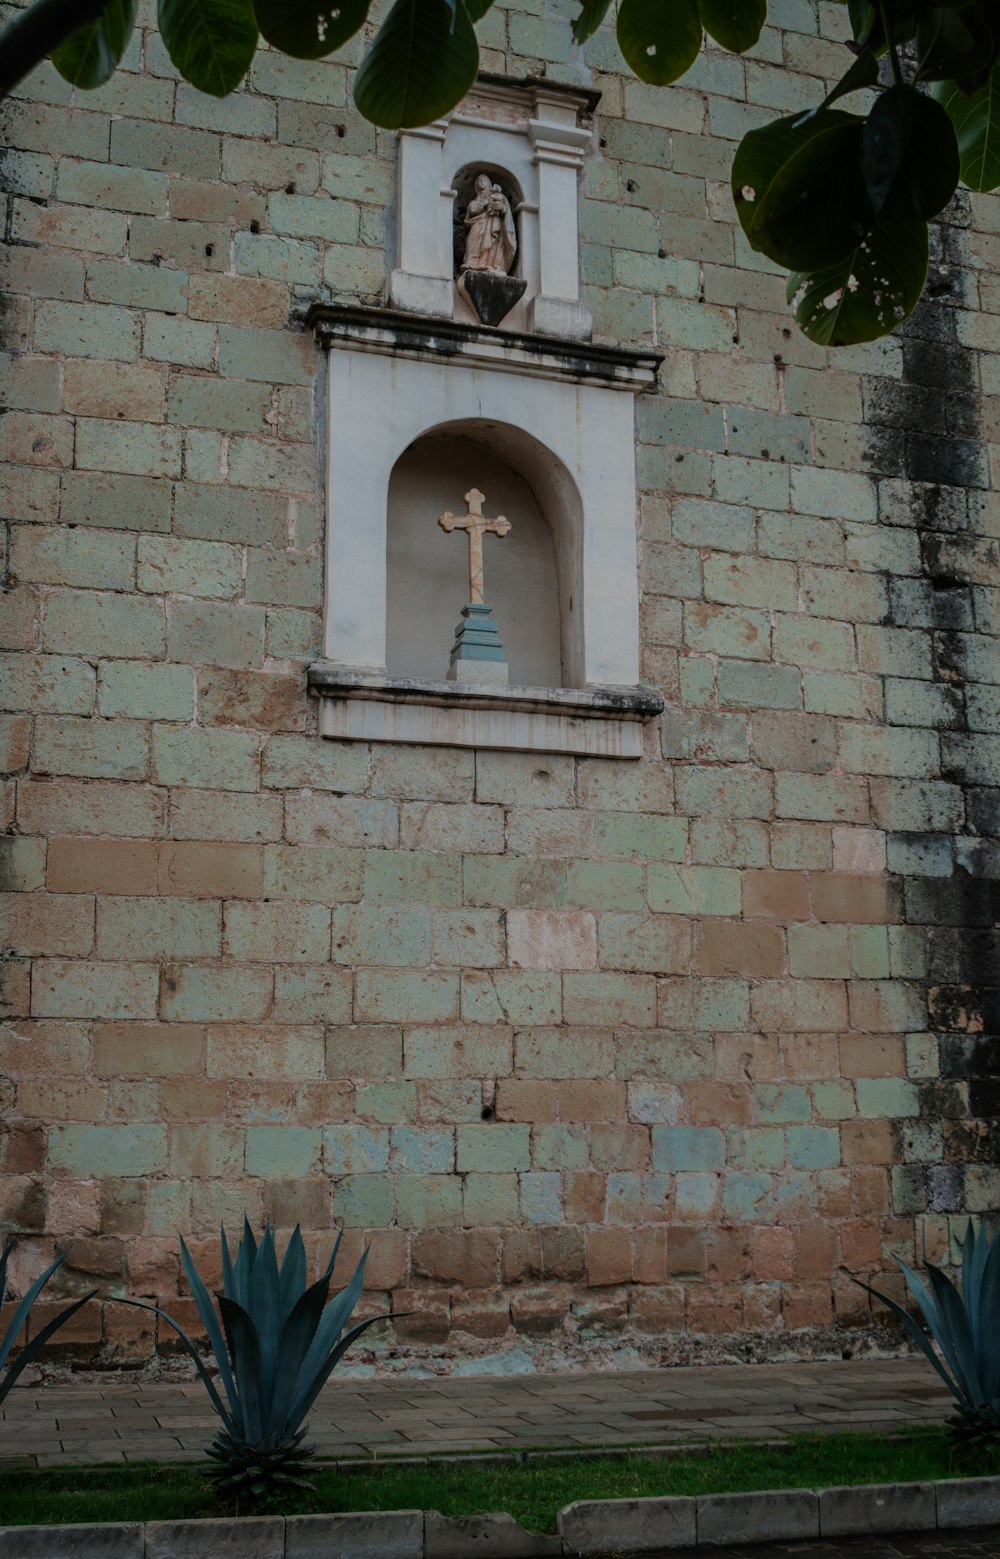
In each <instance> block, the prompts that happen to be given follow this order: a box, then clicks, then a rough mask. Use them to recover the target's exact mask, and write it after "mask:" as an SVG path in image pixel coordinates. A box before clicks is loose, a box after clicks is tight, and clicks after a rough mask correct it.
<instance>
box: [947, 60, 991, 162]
mask: <svg viewBox="0 0 1000 1559" xmlns="http://www.w3.org/2000/svg"><path fill="white" fill-rule="evenodd" d="M934 96H935V98H936V99H937V101H938V102H939V103H941V104H942V106H943V107H944V108H945V110H946V111H947V114H948V117H949V118H950V120H951V122H952V124H953V125H954V126H955V134H956V135H957V136H958V151H959V156H960V158H961V168H962V182H963V183H965V184H967V185H968V186H969V188H970V189H975V190H991V189H996V187H997V185H998V184H1000V61H998V62H997V64H996V65H994V67H993V69H992V71H991V72H990V77H989V80H988V81H987V82H986V84H985V86H982V87H980V89H979V91H978V92H974V93H973V94H972V96H971V97H966V95H965V93H964V92H962V91H961V89H960V88H959V87H957V86H956V85H955V83H954V82H953V81H947V82H944V83H943V84H942V85H940V86H937V87H935V88H934Z"/></svg>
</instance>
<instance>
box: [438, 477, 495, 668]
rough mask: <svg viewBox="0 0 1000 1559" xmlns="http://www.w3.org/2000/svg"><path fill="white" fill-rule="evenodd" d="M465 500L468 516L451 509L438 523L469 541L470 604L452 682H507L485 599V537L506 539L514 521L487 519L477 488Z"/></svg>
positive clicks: (458, 635) (458, 632)
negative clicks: (462, 532)
mask: <svg viewBox="0 0 1000 1559" xmlns="http://www.w3.org/2000/svg"><path fill="white" fill-rule="evenodd" d="M465 501H466V503H467V505H468V513H467V514H464V515H461V516H459V515H455V514H452V512H451V510H450V509H449V510H446V512H445V513H444V514H442V515H441V517H440V519H439V520H438V524H439V525H440V527H441V529H442V530H443V531H445V532H449V533H450V532H451V531H453V530H464V531H465V532H466V534H467V536H468V538H469V601H468V605H466V606H463V607H462V621H461V622H460V623H459V624H458V626H457V627H456V629H455V642H454V644H453V645H452V647H451V663H450V665H449V667H448V680H449V682H496V683H506V682H507V680H508V671H507V663H506V661H505V660H504V650H503V645H502V644H501V642H500V632H499V629H498V628H497V625H496V623H495V622H494V621H493V609H492V607H489V606H487V604H486V600H485V596H484V579H483V537H484V536H485V535H487V534H492V535H495V536H506V534H507V532H508V531H509V530H510V521H509V520H508V519H507V518H506V517H505V516H504V515H502V514H499V515H497V517H496V519H495V520H490V519H487V518H486V516H485V515H484V514H483V504H484V503H485V502H486V498H485V495H484V494H483V493H481V492H480V491H479V489H478V488H477V487H473V488H472V489H471V490H470V491H469V492H467V493H466V495H465Z"/></svg>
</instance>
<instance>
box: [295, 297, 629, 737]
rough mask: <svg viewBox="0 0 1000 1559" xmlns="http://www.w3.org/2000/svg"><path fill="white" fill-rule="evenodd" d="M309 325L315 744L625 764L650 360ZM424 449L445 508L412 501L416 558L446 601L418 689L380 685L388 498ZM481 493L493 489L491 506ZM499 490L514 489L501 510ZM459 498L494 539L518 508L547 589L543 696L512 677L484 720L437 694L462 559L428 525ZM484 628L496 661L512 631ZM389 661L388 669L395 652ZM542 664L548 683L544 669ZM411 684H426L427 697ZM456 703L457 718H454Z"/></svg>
mask: <svg viewBox="0 0 1000 1559" xmlns="http://www.w3.org/2000/svg"><path fill="white" fill-rule="evenodd" d="M316 323H317V329H318V331H319V332H320V335H321V339H322V340H323V341H324V344H326V345H327V346H328V347H329V371H328V376H327V418H326V455H327V514H326V520H327V570H326V611H325V626H324V658H323V662H322V663H320V664H319V665H318V666H317V667H316V668H314V671H315V675H314V677H313V682H312V685H313V686H314V687H316V688H317V689H319V688H320V687H322V688H323V689H324V692H323V694H322V696H323V698H324V709H323V721H324V725H323V729H324V731H325V732H326V734H329V735H335V734H337V733H338V732H339V733H340V734H350V735H359V736H362V737H366V738H368V737H370V738H371V739H376V740H411V739H412V740H425V739H426V740H438V741H446V740H447V741H451V742H452V744H455V743H458V744H459V745H468V744H471V745H478V746H483V745H486V746H496V745H498V744H499V745H501V746H518V747H521V748H525V747H535V748H539V747H540V746H543V745H545V744H547V743H550V742H551V741H552V740H555V741H556V742H557V746H556V748H555V750H559V751H570V750H572V751H588V752H592V751H598V750H599V751H602V752H605V751H607V752H617V753H618V754H619V755H623V754H624V752H625V751H626V749H627V750H628V752H629V755H634V753H635V752H637V751H638V747H637V745H636V742H635V741H633V734H634V733H631V732H624V734H623V733H622V732H618V731H615V730H614V729H613V725H614V723H615V722H618V723H620V722H622V721H624V722H628V721H629V720H632V719H636V720H642V719H646V718H648V711H647V709H646V702H645V701H644V700H645V695H644V694H642V693H641V690H638V688H637V684H638V682H639V631H638V607H639V602H638V572H637V556H636V552H637V546H636V540H637V538H636V490H635V423H634V415H633V397H634V395H635V394H636V393H637V392H638V391H640V390H641V389H642V388H644V387H645V386H646V385H648V384H651V383H652V382H653V379H654V375H655V368H656V363H657V361H658V359H657V358H656V357H655V356H654V355H652V354H641V353H640V354H637V353H626V352H623V351H621V350H620V349H617V348H616V349H609V348H602V347H593V346H578V345H570V344H567V343H558V342H556V341H553V340H551V339H546V340H544V341H541V340H539V341H537V342H536V341H534V340H533V339H531V338H527V337H514V338H511V337H506V338H505V337H504V336H503V334H502V333H500V332H498V331H495V330H482V329H480V330H471V331H470V330H467V329H466V328H465V327H463V326H459V325H457V324H449V325H447V326H444V325H441V324H440V323H438V324H435V325H433V326H429V325H428V324H427V323H426V322H424V321H419V320H417V319H412V320H410V319H407V318H406V317H405V316H402V315H399V314H387V313H385V312H383V311H380V310H359V309H355V308H344V309H336V308H333V309H328V310H323V311H317V314H316ZM442 438H443V439H444V440H445V441H446V442H449V441H450V443H451V446H452V447H451V448H450V449H444V448H441V447H437V448H436V454H440V456H441V460H442V466H443V468H446V466H447V462H448V461H450V462H452V463H453V470H452V471H451V472H449V474H448V475H447V492H444V491H440V490H437V489H434V490H433V491H429V492H428V493H427V495H426V498H427V502H426V513H425V520H424V522H423V523H424V524H425V526H426V528H427V546H428V548H429V549H434V550H437V551H440V549H442V548H444V549H448V550H449V551H450V553H451V559H450V560H449V563H448V564H447V565H446V566H448V567H450V568H451V567H453V568H454V569H455V570H456V576H455V577H456V588H457V598H456V601H455V602H452V601H451V600H450V599H449V601H448V603H447V607H446V608H445V607H442V613H443V615H444V624H443V628H444V634H443V638H444V643H443V645H442V651H441V654H442V661H441V662H438V665H439V666H441V670H436V675H434V676H433V677H429V676H424V677H420V676H413V677H409V678H407V677H406V676H405V675H403V674H401V673H400V672H398V671H395V670H394V671H393V674H392V675H390V674H389V670H388V662H389V636H390V625H389V614H390V586H389V580H388V571H389V561H390V543H389V537H388V527H389V496H390V488H395V487H396V486H398V485H400V484H401V483H402V482H403V480H404V478H405V476H406V471H407V468H406V465H405V464H403V465H400V464H399V463H400V461H401V460H402V459H403V458H404V457H406V456H407V454H408V451H411V450H412V449H415V448H416V449H419V448H421V447H423V448H424V450H428V449H430V448H431V441H432V440H436V439H442ZM425 441H426V442H425ZM470 446H472V449H471V450H470ZM473 452H474V453H475V459H476V461H477V462H482V461H483V459H484V454H488V455H489V456H491V457H493V458H494V459H495V460H496V461H497V462H500V463H502V465H503V466H505V467H506V468H509V469H508V470H507V472H506V473H504V472H503V471H502V470H501V468H500V466H499V465H497V466H493V467H491V475H490V476H489V477H488V478H487V477H486V475H485V473H484V472H483V471H482V470H481V467H480V466H479V465H477V466H476V468H475V469H474V470H468V468H467V466H466V464H465V461H466V457H467V456H468V457H469V458H471V455H472V453H473ZM434 480H435V481H436V480H437V478H436V477H435V478H434ZM494 480H498V481H501V487H500V488H499V492H500V498H499V499H497V497H496V494H495V493H494V491H492V485H493V482H494ZM505 482H506V483H512V484H515V485H514V486H512V487H511V488H510V493H511V496H510V498H509V499H508V497H507V495H506V491H505V489H504V487H503V485H502V484H503V483H505ZM517 483H520V484H522V485H521V486H517V485H516V484H517ZM488 484H489V485H488ZM473 485H477V486H479V488H480V490H481V491H484V492H485V493H486V500H487V501H486V505H485V509H486V513H487V515H492V516H496V514H497V512H498V510H499V511H500V512H506V515H507V518H508V519H509V520H510V521H511V522H512V524H516V523H517V522H518V512H519V510H520V507H521V505H522V503H523V504H524V506H525V507H528V504H529V498H530V500H531V502H532V503H533V505H534V508H535V510H537V514H538V516H540V519H541V521H542V522H543V524H544V527H545V528H546V529H547V531H548V535H549V537H550V539H551V547H552V558H553V563H554V569H555V579H556V586H555V594H556V597H557V604H558V620H559V659H560V677H561V685H560V684H555V685H553V684H552V683H550V684H549V685H548V686H545V685H542V686H541V687H537V686H536V688H535V691H534V693H530V691H529V692H524V689H525V686H526V685H525V684H521V683H520V675H522V674H524V673H520V674H519V673H518V672H517V671H516V669H515V671H514V674H513V675H512V676H511V678H510V684H509V686H508V687H506V688H500V687H497V688H494V689H492V690H490V696H489V698H488V700H487V701H486V702H487V703H488V705H489V710H490V711H492V712H486V710H485V705H484V703H483V698H482V696H480V695H476V696H475V697H473V696H472V695H471V694H470V695H466V694H464V693H463V692H462V688H461V685H460V684H458V683H456V682H448V683H447V693H445V692H444V690H443V688H442V674H443V672H444V670H445V665H446V663H445V662H444V656H445V655H446V654H447V655H448V656H450V642H449V636H450V634H451V633H452V631H453V630H454V628H455V626H456V624H457V622H458V620H459V616H458V613H459V612H460V610H461V607H462V606H463V605H464V604H465V600H464V597H465V584H464V582H462V581H461V576H460V575H459V574H458V570H459V568H460V566H461V561H462V554H463V552H464V551H466V548H465V547H464V546H463V543H462V541H461V540H460V539H459V537H458V536H456V535H455V534H454V533H452V534H451V535H446V534H445V533H444V532H442V531H439V530H438V528H437V518H438V515H439V514H440V513H442V512H443V511H444V510H445V509H450V510H451V511H452V513H461V512H464V504H463V496H464V494H465V493H466V492H468V491H469V490H470V488H471V487H472V486H473ZM422 502H423V500H422ZM512 534H513V533H512ZM538 534H540V535H544V532H543V531H542V532H539V533H538ZM510 540H511V537H510V536H508V537H505V538H504V539H503V541H500V542H495V543H492V544H491V543H490V541H489V539H487V548H488V549H489V548H491V546H492V550H491V551H490V552H489V553H488V558H487V580H486V584H487V591H488V593H489V595H490V596H494V595H495V588H494V587H493V586H491V583H490V580H491V577H493V578H494V579H496V576H495V575H493V576H491V575H490V573H489V569H490V568H491V567H492V565H493V561H494V560H496V559H497V558H500V557H502V549H503V547H504V546H506V545H508V543H509V542H510ZM394 545H395V544H394ZM543 550H544V549H543ZM549 577H550V578H551V575H550V576H549ZM549 596H550V598H551V587H550V589H549ZM395 599H396V598H395V595H394V596H393V598H392V601H393V605H394V604H395ZM490 604H491V605H494V606H496V605H497V603H496V601H495V600H492V601H491V602H490ZM501 604H502V603H501ZM499 627H500V630H501V633H502V634H503V635H504V636H505V648H513V639H512V630H511V629H510V628H508V625H507V623H505V622H503V621H500V622H499ZM392 658H393V662H394V667H395V666H397V665H399V656H398V651H397V649H396V643H395V641H394V643H393V649H392ZM549 664H550V665H551V666H553V668H554V659H553V658H552V657H551V656H550V661H549ZM515 665H516V663H515ZM435 669H436V668H435ZM552 674H553V675H554V670H553V673H552ZM515 677H518V681H517V682H515ZM404 684H405V685H404ZM425 684H426V685H430V684H433V685H434V686H433V687H432V688H431V689H430V691H428V686H425ZM519 686H520V687H521V688H522V695H523V696H518V693H517V689H518V687H519ZM334 688H336V689H339V690H340V691H339V692H337V693H336V694H334V693H333V692H331V691H330V690H331V689H334ZM338 699H341V700H342V704H343V707H341V706H340V705H339V704H338V703H337V700H338ZM462 699H466V700H467V702H468V701H469V700H471V703H470V704H469V707H468V708H467V709H466V710H462V711H459V713H455V711H456V709H457V707H458V704H459V703H460V702H461V701H462ZM446 705H447V709H446V708H445V706H446ZM376 706H378V707H376ZM501 706H502V708H503V720H502V721H501ZM448 710H450V711H451V713H450V714H449V713H448ZM553 711H558V712H553ZM480 714H481V715H482V719H480V718H479V716H480ZM508 716H509V718H508ZM597 716H599V717H600V722H603V724H602V725H601V727H600V729H599V728H598V725H599V722H598V720H597V718H596V717H597ZM592 717H593V718H592ZM484 723H485V727H486V729H485V730H484ZM498 724H502V725H503V729H502V731H500V730H498V729H497V727H498ZM459 727H460V729H459ZM556 727H558V730H556V729H555V728H556ZM543 728H544V729H543ZM387 729H388V730H390V731H391V733H392V734H390V735H388V736H386V735H385V734H384V733H385V731H386V730H387ZM404 730H405V731H406V732H407V733H413V732H416V733H418V734H416V735H409V734H408V735H405V736H404V735H402V734H400V733H401V732H403V731H404ZM554 731H555V734H553V732H554ZM425 732H427V733H428V734H427V735H426V736H425V734H424V733H425ZM548 750H553V749H552V748H551V747H549V748H548Z"/></svg>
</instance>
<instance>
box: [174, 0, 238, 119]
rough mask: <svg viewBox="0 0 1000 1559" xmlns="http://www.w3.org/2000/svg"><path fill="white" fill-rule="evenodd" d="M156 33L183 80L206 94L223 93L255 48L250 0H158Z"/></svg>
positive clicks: (230, 88) (235, 84) (234, 82)
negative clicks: (158, 33)
mask: <svg viewBox="0 0 1000 1559" xmlns="http://www.w3.org/2000/svg"><path fill="white" fill-rule="evenodd" d="M158 14H159V23H160V32H161V34H162V36H163V42H164V45H165V46H166V50H167V53H168V54H169V55H170V58H171V59H172V60H173V62H174V64H175V65H176V66H177V69H178V70H179V71H180V73H181V75H182V76H183V77H184V79H185V81H190V83H191V85H192V86H193V87H197V88H198V90H199V91H200V92H207V93H208V94H209V95H210V96H211V97H228V95H229V93H230V92H233V91H235V89H236V88H237V87H238V86H239V84H240V82H241V81H242V80H243V77H244V76H245V75H246V73H247V71H248V70H249V69H250V61H251V60H252V59H253V57H254V53H255V51H256V48H257V18H256V17H255V16H254V12H253V5H252V3H251V0H159V12H158Z"/></svg>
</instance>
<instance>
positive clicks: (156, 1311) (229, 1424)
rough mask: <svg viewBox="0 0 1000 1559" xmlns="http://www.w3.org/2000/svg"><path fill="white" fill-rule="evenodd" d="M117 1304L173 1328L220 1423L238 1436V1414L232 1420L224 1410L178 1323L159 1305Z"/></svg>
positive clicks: (139, 1301) (127, 1301)
mask: <svg viewBox="0 0 1000 1559" xmlns="http://www.w3.org/2000/svg"><path fill="white" fill-rule="evenodd" d="M118 1303H119V1304H122V1305H132V1306H133V1307H134V1309H136V1310H149V1311H150V1312H151V1314H152V1315H158V1316H160V1318H161V1319H162V1320H164V1321H166V1323H167V1325H168V1326H172V1327H173V1329H174V1331H175V1332H176V1333H177V1335H178V1337H179V1338H180V1340H181V1342H182V1343H183V1344H184V1347H185V1348H186V1349H187V1351H188V1353H189V1354H190V1355H191V1357H192V1359H193V1360H194V1362H195V1368H196V1369H197V1371H198V1374H199V1376H200V1377H201V1381H202V1384H203V1385H204V1387H205V1390H206V1391H207V1392H208V1395H209V1399H210V1401H211V1403H212V1406H213V1407H214V1408H215V1411H216V1412H217V1413H218V1415H219V1417H220V1418H221V1419H222V1422H223V1423H224V1424H225V1426H226V1429H227V1431H228V1433H230V1434H234V1435H238V1434H239V1433H240V1426H239V1422H238V1417H239V1415H238V1413H237V1416H236V1418H234V1417H233V1416H232V1414H230V1412H229V1411H228V1409H227V1408H226V1405H225V1403H224V1402H223V1400H222V1398H221V1397H220V1396H219V1393H218V1391H217V1390H216V1389H215V1381H214V1380H213V1379H212V1377H211V1375H210V1374H209V1373H208V1371H207V1369H206V1368H205V1366H204V1364H203V1362H202V1358H201V1354H200V1353H199V1352H198V1350H197V1348H196V1347H195V1345H194V1343H193V1342H192V1341H191V1338H190V1337H189V1336H188V1334H187V1332H186V1331H185V1330H184V1328H183V1326H182V1325H181V1323H180V1322H179V1321H175V1320H174V1318H173V1316H172V1315H170V1314H169V1313H168V1312H167V1311H166V1310H161V1309H160V1307H159V1305H151V1304H149V1303H148V1301H147V1300H145V1299H120V1300H119V1301H118Z"/></svg>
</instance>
